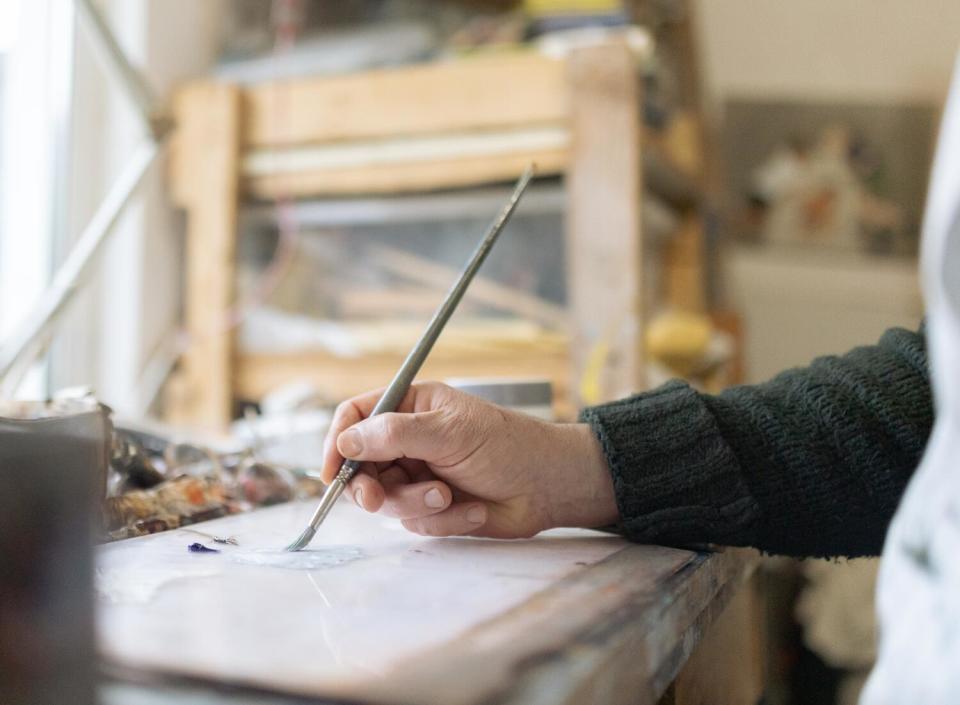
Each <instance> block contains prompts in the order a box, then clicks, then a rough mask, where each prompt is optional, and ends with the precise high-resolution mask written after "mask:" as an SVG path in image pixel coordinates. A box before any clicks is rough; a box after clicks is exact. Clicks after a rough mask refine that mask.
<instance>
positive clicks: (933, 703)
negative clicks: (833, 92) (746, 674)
mask: <svg viewBox="0 0 960 705" xmlns="http://www.w3.org/2000/svg"><path fill="white" fill-rule="evenodd" d="M921 274H922V279H923V289H924V298H925V299H926V309H927V350H928V357H929V361H930V367H931V374H932V381H933V396H934V405H935V411H936V414H935V418H936V421H935V423H934V428H933V433H932V435H931V437H930V441H929V443H928V445H927V450H926V452H925V454H924V456H923V460H922V462H921V464H920V467H919V468H918V469H917V472H916V474H915V475H914V477H913V479H912V480H911V481H910V484H909V485H908V486H907V491H906V493H905V495H904V498H903V501H902V502H901V504H900V508H899V509H898V510H897V513H896V515H895V516H894V518H893V522H892V523H891V525H890V531H889V533H888V534H887V540H886V544H885V546H884V550H883V562H882V567H881V569H880V580H879V586H878V591H877V604H878V609H879V613H880V646H879V653H878V658H877V663H876V666H875V667H874V671H873V673H872V674H871V676H870V680H869V681H868V683H867V687H866V689H865V690H864V693H863V698H862V700H861V703H862V705H894V704H896V705H947V704H948V703H949V704H950V705H954V704H955V703H960V59H958V62H957V66H956V69H955V72H954V79H953V86H952V88H951V91H950V97H949V98H948V101H947V106H946V110H945V112H944V116H943V123H942V125H941V128H940V141H939V145H938V147H937V156H936V160H935V162H934V169H933V177H932V180H931V184H930V191H929V196H928V199H927V208H926V213H925V215H924V226H923V247H922V252H921Z"/></svg>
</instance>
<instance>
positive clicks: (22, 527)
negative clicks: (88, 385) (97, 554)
mask: <svg viewBox="0 0 960 705" xmlns="http://www.w3.org/2000/svg"><path fill="white" fill-rule="evenodd" d="M109 437H110V422H109V416H108V413H107V410H106V409H105V408H103V407H101V406H100V405H98V404H97V403H95V402H93V401H89V402H88V401H67V402H54V403H6V402H4V403H0V703H4V705H27V704H29V705H35V704H39V703H71V704H76V705H88V704H90V705H92V703H94V702H95V695H94V685H95V683H94V660H93V659H94V656H93V655H94V622H93V542H94V527H95V520H96V517H97V507H98V501H99V500H100V499H102V497H103V493H104V488H105V482H106V468H107V457H108V454H107V444H108V439H109Z"/></svg>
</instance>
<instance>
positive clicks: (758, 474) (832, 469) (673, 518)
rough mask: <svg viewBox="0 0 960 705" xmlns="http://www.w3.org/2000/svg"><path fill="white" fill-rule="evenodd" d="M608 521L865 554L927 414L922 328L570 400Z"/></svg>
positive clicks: (631, 530)
mask: <svg viewBox="0 0 960 705" xmlns="http://www.w3.org/2000/svg"><path fill="white" fill-rule="evenodd" d="M583 420H585V421H587V422H588V423H589V424H590V425H591V427H592V428H593V430H594V433H595V434H596V436H597V438H598V439H599V440H600V443H601V446H602V447H603V451H604V455H605V456H606V459H607V463H608V465H609V467H610V471H611V473H612V476H613V482H614V489H615V495H616V499H617V505H618V509H619V513H620V517H621V527H622V530H623V531H624V533H625V534H626V535H627V536H629V537H630V538H631V539H634V540H637V541H646V542H652V543H666V544H689V543H702V542H712V543H723V544H731V545H748V546H755V547H757V548H761V549H763V550H766V551H769V552H772V553H785V554H790V555H796V556H836V555H849V556H859V555H875V554H877V553H879V552H880V548H881V546H882V544H883V538H884V535H885V533H886V528H887V524H888V523H889V521H890V518H891V517H892V515H893V512H894V510H895V509H896V506H897V503H898V502H899V500H900V497H901V495H902V494H903V490H904V488H905V486H906V484H907V481H908V480H909V479H910V476H911V474H912V473H913V471H914V469H915V468H916V466H917V464H918V463H919V460H920V456H921V454H922V452H923V448H924V445H925V444H926V441H927V437H928V436H929V433H930V429H931V428H932V424H933V405H932V400H931V393H930V380H929V375H928V372H927V365H926V350H925V346H924V341H923V336H922V334H921V333H911V332H908V331H905V330H902V329H893V330H890V331H888V332H887V333H886V334H885V335H884V336H883V337H882V338H881V340H880V342H879V343H878V344H877V345H875V346H871V347H862V348H857V349H855V350H853V351H852V352H850V353H848V354H847V355H844V356H843V357H824V358H819V359H818V360H816V361H814V363H813V364H812V365H810V366H809V367H807V368H804V369H797V370H791V371H788V372H784V373H782V374H781V375H779V376H777V377H776V378H774V379H773V380H771V381H770V382H767V383H765V384H760V385H755V386H745V387H736V388H733V389H729V390H727V391H725V392H723V393H721V394H719V395H717V396H708V395H704V394H699V393H697V392H696V391H694V390H693V389H691V388H690V387H689V386H687V385H685V384H683V383H680V382H671V383H669V384H667V385H665V386H663V387H661V388H659V389H657V390H654V391H652V392H648V393H646V394H641V395H638V396H635V397H632V398H629V399H625V400H622V401H619V402H615V403H612V404H607V405H604V406H599V407H594V408H590V409H587V410H586V411H585V412H584V414H583Z"/></svg>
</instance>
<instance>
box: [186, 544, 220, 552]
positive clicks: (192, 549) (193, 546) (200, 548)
mask: <svg viewBox="0 0 960 705" xmlns="http://www.w3.org/2000/svg"><path fill="white" fill-rule="evenodd" d="M187 550H188V551H190V553H220V551H219V550H217V549H216V548H208V547H207V546H204V545H203V544H202V543H192V544H190V545H189V546H187Z"/></svg>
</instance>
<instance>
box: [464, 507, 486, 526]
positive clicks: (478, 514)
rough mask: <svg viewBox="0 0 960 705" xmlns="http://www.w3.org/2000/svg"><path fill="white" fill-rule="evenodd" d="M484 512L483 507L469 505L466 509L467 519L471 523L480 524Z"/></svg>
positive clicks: (484, 515) (484, 514)
mask: <svg viewBox="0 0 960 705" xmlns="http://www.w3.org/2000/svg"><path fill="white" fill-rule="evenodd" d="M486 514H487V513H486V512H485V511H484V510H483V507H470V509H468V510H467V521H469V522H470V523H471V524H482V523H483V520H484V518H485V517H486Z"/></svg>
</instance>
